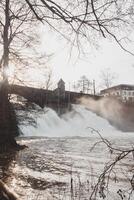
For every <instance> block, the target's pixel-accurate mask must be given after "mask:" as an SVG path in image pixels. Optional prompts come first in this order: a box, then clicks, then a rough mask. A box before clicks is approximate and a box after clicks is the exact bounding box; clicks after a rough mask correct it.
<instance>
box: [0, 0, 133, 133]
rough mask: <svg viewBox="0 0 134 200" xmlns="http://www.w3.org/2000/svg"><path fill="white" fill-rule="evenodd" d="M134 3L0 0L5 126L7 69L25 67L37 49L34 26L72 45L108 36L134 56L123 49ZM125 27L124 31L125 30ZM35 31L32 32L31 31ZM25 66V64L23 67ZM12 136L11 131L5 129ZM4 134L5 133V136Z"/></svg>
mask: <svg viewBox="0 0 134 200" xmlns="http://www.w3.org/2000/svg"><path fill="white" fill-rule="evenodd" d="M133 10H134V4H133V2H132V1H131V0H108V1H107V0H104V1H103V2H102V1H95V0H90V1H89V0H84V1H81V0H76V1H73V2H72V0H67V1H64V0H61V1H60V0H59V1H57V2H55V1H53V0H1V1H0V51H1V61H0V66H1V70H2V77H3V82H2V84H1V94H0V105H1V108H2V109H1V111H0V112H1V116H3V117H2V120H1V121H3V122H1V124H5V125H4V126H3V125H2V126H3V127H6V124H7V122H6V120H5V119H6V118H9V117H8V116H6V115H5V114H4V113H7V112H8V110H6V109H7V106H6V104H5V103H6V102H8V76H7V72H6V71H7V69H8V67H9V64H10V62H11V61H13V62H17V64H18V65H20V63H21V66H23V67H26V66H28V65H29V63H27V60H26V59H25V60H24V59H23V58H24V57H25V56H24V54H25V55H26V54H27V56H28V55H29V54H30V51H29V49H30V48H31V47H32V46H33V43H34V46H35V47H36V43H35V40H34V39H35V37H34V36H35V34H34V32H36V31H35V29H34V27H35V26H34V23H37V21H40V22H42V23H44V24H46V26H47V25H48V26H49V27H51V28H52V29H53V30H55V31H57V32H58V33H60V34H61V35H62V36H63V37H64V38H66V39H67V40H68V41H69V42H70V43H71V44H72V46H75V45H77V47H78V49H79V50H80V48H81V45H82V44H85V43H84V42H85V39H86V41H88V42H90V43H92V42H93V43H94V41H95V40H97V39H100V37H104V38H106V37H108V38H111V39H113V40H115V41H116V42H117V44H118V45H119V46H120V47H121V48H122V49H123V50H125V51H126V52H128V53H130V54H131V55H134V54H133V53H132V52H130V51H129V50H127V49H126V48H125V47H124V43H123V41H124V39H125V40H126V39H127V38H128V37H127V36H128V33H129V32H130V31H131V30H133V21H134V15H133ZM124 27H125V29H124ZM31 30H32V32H31ZM22 64H23V65H22ZM5 132H6V133H7V136H9V132H10V130H9V128H5ZM3 134H4V133H3Z"/></svg>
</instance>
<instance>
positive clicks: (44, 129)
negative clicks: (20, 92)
mask: <svg viewBox="0 0 134 200" xmlns="http://www.w3.org/2000/svg"><path fill="white" fill-rule="evenodd" d="M46 111H47V112H46ZM32 117H33V118H37V127H33V126H32V125H30V124H29V126H24V125H20V129H21V130H22V132H23V134H24V136H50V137H56V136H58V137H65V136H89V133H90V132H91V129H90V128H88V127H91V128H94V129H96V130H98V131H100V133H101V134H105V135H113V134H114V135H118V136H119V134H121V135H122V136H123V135H124V134H125V133H124V134H123V133H122V132H121V131H118V130H116V129H115V128H114V127H113V126H111V125H110V124H109V122H108V121H107V120H106V119H103V118H102V117H100V116H97V115H96V114H95V113H93V112H91V111H89V110H88V109H86V107H84V106H81V105H73V110H72V111H71V112H68V113H66V114H64V115H62V116H61V117H59V116H58V115H57V113H56V112H55V111H54V110H52V109H51V108H45V109H44V112H43V113H42V112H41V113H40V114H38V116H37V115H36V114H32ZM131 135H132V133H131Z"/></svg>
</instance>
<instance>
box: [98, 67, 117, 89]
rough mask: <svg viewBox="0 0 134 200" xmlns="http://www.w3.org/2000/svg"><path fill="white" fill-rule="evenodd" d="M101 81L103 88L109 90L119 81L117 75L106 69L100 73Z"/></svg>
mask: <svg viewBox="0 0 134 200" xmlns="http://www.w3.org/2000/svg"><path fill="white" fill-rule="evenodd" d="M100 79H101V87H104V88H109V87H111V86H112V85H113V84H114V82H115V80H116V79H117V74H116V73H114V72H112V71H111V70H110V68H105V69H104V70H102V71H101V73H100Z"/></svg>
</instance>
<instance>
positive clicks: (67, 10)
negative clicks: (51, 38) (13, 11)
mask: <svg viewBox="0 0 134 200" xmlns="http://www.w3.org/2000/svg"><path fill="white" fill-rule="evenodd" d="M25 1H26V3H27V4H28V6H29V7H30V9H31V10H32V12H33V13H34V15H35V16H36V18H37V19H38V20H40V21H42V22H45V23H47V24H49V25H50V26H51V27H53V29H55V30H57V31H58V32H60V33H61V34H62V35H64V36H65V37H66V38H68V39H69V40H71V42H72V43H73V44H79V41H80V40H79V39H81V38H86V39H88V40H89V41H91V40H93V39H95V38H96V37H97V36H98V37H100V36H102V37H104V38H105V37H110V38H112V39H114V40H115V41H116V42H117V43H118V45H119V46H120V47H121V48H122V49H124V50H125V51H127V52H129V51H128V50H127V49H125V47H124V46H123V43H122V42H123V39H127V34H128V31H130V29H131V28H132V25H133V19H134V15H133V14H134V5H133V2H132V1H131V0H104V1H101V0H98V1H96V0H84V1H82V0H74V1H73V2H72V1H71V0H67V1H64V0H57V1H52V0H25ZM61 21H62V22H61ZM56 23H58V24H61V23H63V25H64V26H63V27H65V26H66V27H67V30H68V31H67V32H66V33H65V32H64V31H63V30H62V29H60V30H59V29H57V26H56ZM124 28H125V29H124ZM129 53H131V54H133V53H132V52H129Z"/></svg>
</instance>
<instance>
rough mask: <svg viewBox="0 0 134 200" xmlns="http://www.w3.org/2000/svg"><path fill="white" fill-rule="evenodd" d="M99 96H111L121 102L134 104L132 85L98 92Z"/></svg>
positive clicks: (133, 87)
mask: <svg viewBox="0 0 134 200" xmlns="http://www.w3.org/2000/svg"><path fill="white" fill-rule="evenodd" d="M100 94H101V96H105V97H106V96H112V97H116V98H117V99H119V100H121V101H122V102H134V85H128V84H120V85H116V86H113V87H110V88H107V89H104V90H101V91H100Z"/></svg>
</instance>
